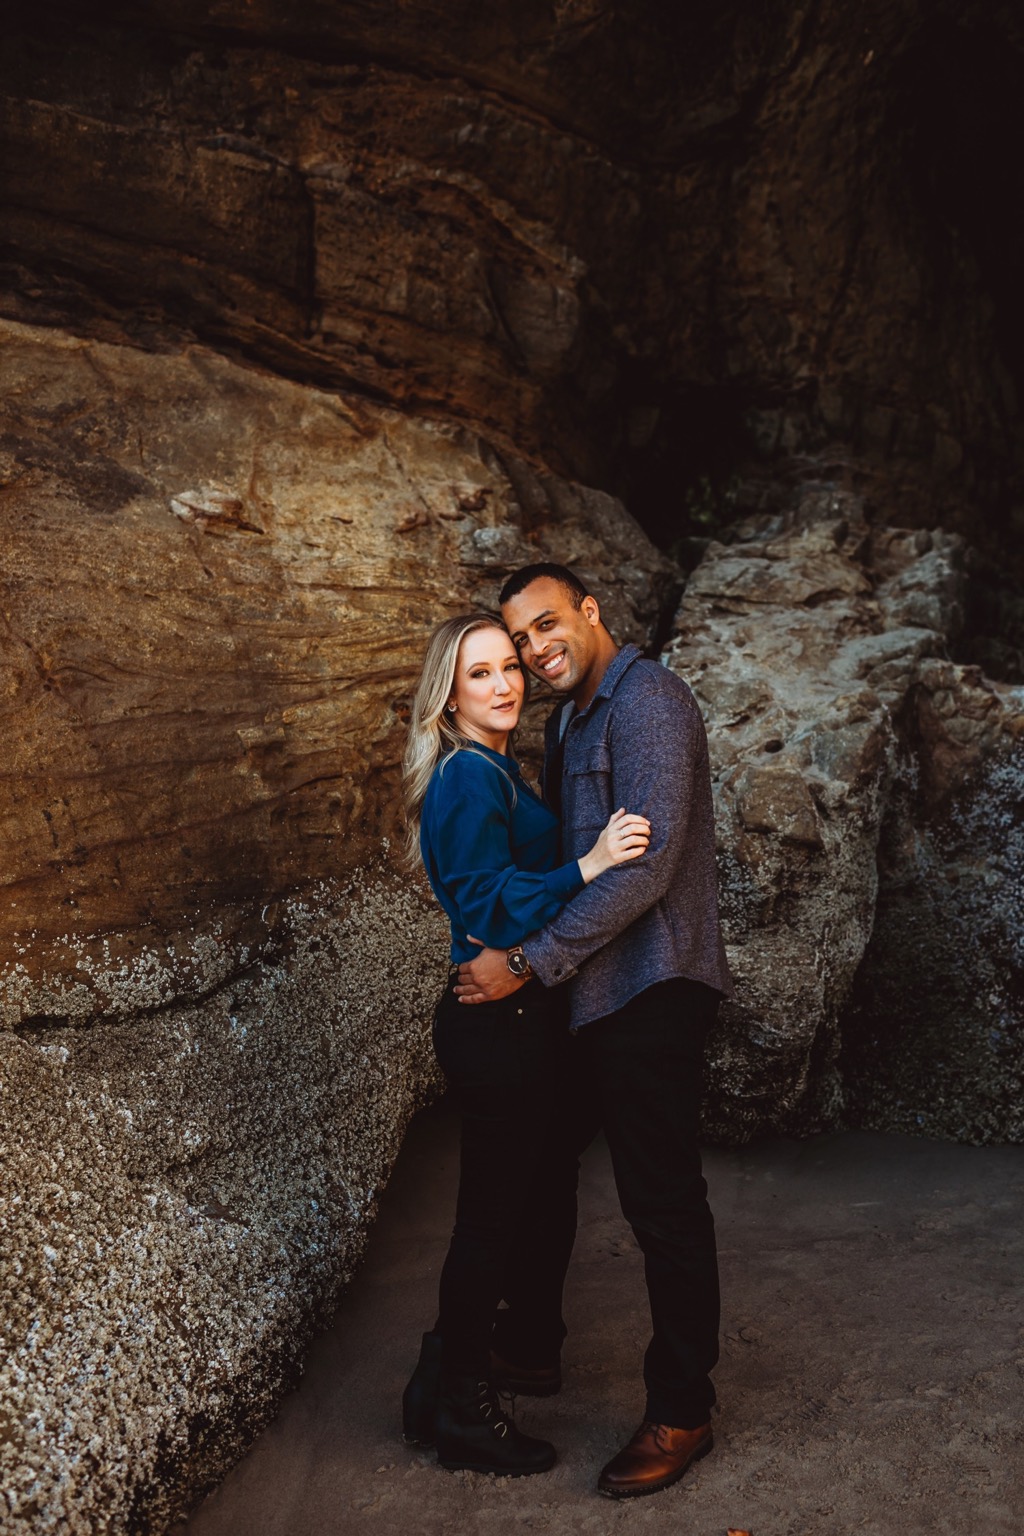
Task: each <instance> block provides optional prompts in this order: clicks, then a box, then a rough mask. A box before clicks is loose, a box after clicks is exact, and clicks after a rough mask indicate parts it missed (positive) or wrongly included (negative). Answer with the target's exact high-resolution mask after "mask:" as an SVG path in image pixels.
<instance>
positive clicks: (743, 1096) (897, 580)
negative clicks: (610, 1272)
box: [664, 487, 1024, 1141]
mask: <svg viewBox="0 0 1024 1536" xmlns="http://www.w3.org/2000/svg"><path fill="white" fill-rule="evenodd" d="M961 553H962V551H961V545H960V542H959V540H958V539H957V538H956V537H955V536H952V535H949V534H945V533H943V532H941V531H935V532H927V531H925V530H916V531H914V530H900V529H894V528H889V527H885V526H870V525H869V524H868V522H867V521H866V519H865V517H864V515H863V508H862V506H861V505H860V503H859V501H858V499H857V498H856V497H855V496H854V495H852V494H850V493H846V492H842V491H837V490H834V489H833V490H829V489H828V488H820V487H819V488H815V487H808V488H807V489H806V490H805V492H804V493H803V495H802V497H800V498H797V499H796V501H795V504H794V505H793V506H792V507H791V508H790V511H789V514H788V516H785V517H777V518H774V519H765V518H761V519H754V520H751V521H750V522H748V523H747V524H746V525H742V526H741V527H740V528H738V529H737V531H736V538H735V541H734V542H732V543H730V544H728V545H725V544H714V543H713V544H711V545H710V547H709V548H708V550H707V552H706V553H705V555H704V558H703V560H702V561H701V563H700V565H699V566H698V567H697V569H696V571H695V572H694V574H693V576H692V578H691V580H690V582H689V584H688V586H687V589H686V592H685V595H684V598H683V601H682V604H681V607H680V609H679V612H678V615H677V617H676V620H675V625H674V631H673V634H672V637H671V639H670V641H669V643H668V646H667V649H666V651H665V656H664V659H665V661H666V662H667V664H668V665H669V666H671V667H672V668H673V669H674V670H675V671H677V672H678V673H679V674H680V675H681V676H683V677H684V678H685V679H686V680H687V681H688V682H689V683H690V684H691V686H692V687H693V688H694V691H695V692H696V694H697V697H698V699H699V701H700V704H701V708H702V710H703V712H704V716H705V720H706V722H707V726H708V735H709V743H710V750H711V758H712V765H713V775H714V781H715V793H716V817H717V829H718V839H719V857H720V868H721V877H722V907H723V914H724V919H725V926H726V937H727V946H728V953H729V959H730V964H731V966H732V968H733V972H734V975H735V978H736V982H737V990H736V997H735V1000H734V1001H733V1002H731V1003H730V1004H728V1005H727V1006H726V1007H725V1008H724V1010H723V1018H722V1024H721V1028H720V1030H719V1032H718V1035H717V1037H716V1039H715V1041H714V1043H713V1046H712V1052H711V1062H710V1091H709V1096H708V1103H707V1107H706V1125H707V1129H708V1131H709V1133H710V1134H711V1135H712V1136H716V1137H720V1138H722V1139H725V1140H729V1141H735V1140H742V1139H744V1138H747V1137H750V1136H753V1135H755V1134H758V1133H761V1132H764V1131H783V1132H797V1133H806V1132H808V1131H812V1130H817V1129H822V1128H825V1127H830V1126H835V1125H837V1124H840V1123H843V1122H844V1121H845V1122H847V1123H866V1124H872V1125H875V1126H877V1127H879V1128H890V1127H894V1126H898V1127H899V1128H905V1127H906V1125H907V1124H912V1125H914V1126H918V1125H920V1126H928V1127H930V1128H932V1129H937V1128H938V1127H940V1126H942V1127H945V1130H946V1133H949V1134H957V1133H958V1131H959V1130H962V1129H963V1127H964V1126H965V1125H966V1124H971V1125H973V1126H974V1127H975V1129H974V1131H973V1132H972V1134H973V1135H978V1134H980V1132H979V1130H978V1128H979V1127H984V1128H985V1136H986V1137H987V1138H992V1139H1000V1132H999V1126H1000V1125H1002V1127H1003V1132H1004V1133H1010V1134H1014V1133H1016V1134H1019V1124H1018V1121H1017V1119H1016V1112H1015V1111H1014V1112H1010V1101H1011V1100H1012V1095H1013V1084H1014V1082H1015V1081H1016V1075H1015V1074H1016V1073H1018V1072H1019V1066H1020V1064H1019V1060H1018V1058H1019V1048H1018V1047H1016V1046H1015V1045H1014V1044H1013V1043H1012V1041H1013V1039H1014V1034H1013V1030H1012V1029H1011V1027H1010V1020H1011V1018H1012V1019H1014V1020H1017V1021H1018V1022H1024V1021H1021V1020H1020V1007H1019V1002H1013V1001H1011V999H1012V998H1013V996H1014V984H1013V981H1014V977H1016V979H1017V981H1018V983H1019V979H1020V977H1019V957H1018V958H1017V959H1016V960H1014V958H1013V956H1014V953H1015V951H1014V942H1015V941H1012V935H1013V934H1014V933H1015V932H1016V929H1015V928H1014V921H1015V918H1016V916H1017V908H1018V906H1019V890H1020V882H1019V878H1018V876H1019V868H1018V864H1017V862H1016V861H1019V856H1020V855H1019V850H1017V849H1016V847H1015V844H1014V842H1013V839H1012V837H1011V838H1009V839H1007V837H1006V834H1005V831H1004V828H1005V827H1006V826H1007V825H1013V817H1014V815H1016V814H1019V805H1020V800H1021V795H1022V792H1024V790H1022V782H1021V777H1020V773H1019V766H1018V768H1017V769H1016V770H1015V769H1014V767H1013V761H1014V760H1013V758H1012V752H1013V750H1014V748H1013V742H1014V740H1015V736H1016V733H1017V732H1019V731H1020V729H1021V725H1022V715H1021V695H1020V692H1019V691H1018V692H1016V693H1015V692H1014V691H1013V690H1010V689H999V688H997V687H996V686H995V685H993V684H991V683H988V682H987V681H986V680H985V679H984V678H982V676H981V674H980V673H979V672H978V669H977V668H972V667H966V666H960V665H955V664H954V663H953V662H951V661H949V660H948V649H949V645H950V642H951V641H953V640H954V639H955V638H956V636H957V634H958V632H959V628H960V625H961V607H960V602H961V591H962V574H961V568H962V558H961ZM1008 754H1010V755H1008ZM1018 761H1019V760H1018ZM996 786H999V788H998V789H997V787H996ZM954 791H956V792H957V793H958V794H959V796H960V799H959V800H958V801H957V807H958V809H957V811H956V812H955V817H954V819H955V824H956V826H957V828H958V831H957V834H956V836H951V835H950V833H949V831H948V830H947V831H946V832H943V831H942V830H941V828H947V829H948V828H949V826H950V825H951V823H950V816H953V815H954V813H953V812H952V811H950V810H949V809H948V802H949V799H950V796H951V795H952V794H953V793H954ZM1000 797H1001V798H1000ZM997 804H998V806H999V814H998V815H997V816H993V814H992V812H993V810H994V808H995V806H996V805H997ZM1014 807H1016V808H1017V809H1016V810H1015V809H1014ZM936 818H938V819H936ZM956 818H959V819H958V820H956ZM979 825H983V826H985V827H986V828H987V831H986V833H985V835H984V836H983V837H980V838H979V840H978V841H977V845H976V851H975V852H974V854H972V855H970V858H971V859H973V861H974V862H973V865H972V868H973V870H974V874H973V876H972V877H971V879H970V880H969V881H968V880H966V879H965V875H964V872H963V870H962V868H961V866H962V864H963V862H964V859H965V857H967V850H968V849H969V848H970V847H972V846H974V839H973V834H969V833H968V831H967V828H968V827H970V828H975V827H976V826H979ZM996 829H999V830H996ZM994 844H998V845H999V847H1000V855H999V859H998V861H997V862H996V863H995V864H993V862H992V857H991V856H992V854H993V852H994ZM945 848H948V849H949V851H950V854H951V855H952V862H951V864H950V867H949V868H948V869H945V873H944V874H942V875H941V877H939V878H938V879H936V878H935V871H936V869H937V868H938V867H940V866H941V867H943V868H945V866H944V865H943V857H944V855H943V853H942V851H941V850H942V849H945ZM880 861H881V870H882V873H881V883H880V874H879V867H880ZM982 885H984V886H985V888H986V889H987V890H988V891H989V894H990V901H991V905H990V906H988V907H986V906H985V904H984V903H982V902H981V901H980V900H979V892H980V889H981V887H982ZM968 887H969V891H968ZM953 909H955V911H956V914H957V915H956V921H955V923H953V922H952V918H951V917H950V922H951V926H952V928H953V929H954V931H955V932H956V934H957V941H956V951H957V953H956V959H955V960H954V959H953V957H952V956H951V955H950V953H949V951H948V949H947V954H946V959H945V962H944V963H943V964H942V965H940V966H936V965H935V964H933V963H931V961H930V950H931V949H932V948H935V947H936V946H937V945H938V943H939V935H940V933H941V931H942V924H943V922H944V921H945V918H944V917H943V916H942V914H943V913H944V914H946V916H950V914H951V913H952V911H953ZM908 911H909V912H913V913H915V914H916V916H915V917H914V919H913V923H912V924H910V923H909V919H908V917H907V913H908ZM897 913H898V914H899V919H900V920H899V921H898V922H894V921H893V919H894V918H895V917H896V915H897ZM908 927H909V929H910V931H912V932H916V933H918V934H919V942H918V943H916V944H915V942H912V941H911V940H909V939H908V938H907V934H908ZM875 933H877V937H876V938H875V939H874V940H873V941H872V935H873V934H875ZM926 933H927V942H926ZM869 943H870V947H869ZM977 952H981V953H983V954H984V955H986V956H988V959H987V960H985V961H984V962H983V963H980V962H979V963H980V972H979V974H982V975H983V976H984V978H985V980H984V992H983V994H982V998H981V1000H980V1001H977V1002H975V1003H973V1004H972V1007H973V1008H974V1013H975V1014H976V1015H977V1016H978V1024H977V1028H976V1029H975V1031H974V1036H977V1037H979V1038H980V1037H981V1036H982V1035H984V1033H985V1027H984V1026H983V1023H982V1020H985V1019H988V1017H989V1014H990V1010H991V1008H992V1007H994V1006H995V1004H994V1003H993V1002H992V999H995V998H998V1000H999V1008H1000V1009H1001V1010H1002V1011H1001V1013H1000V1020H1001V1030H1002V1032H1001V1034H1000V1040H1001V1041H1002V1042H1003V1043H1002V1044H1001V1045H1000V1047H999V1049H998V1050H995V1051H993V1050H988V1051H987V1052H986V1051H982V1056H981V1058H980V1059H979V1058H976V1064H975V1072H974V1081H973V1085H972V1086H971V1087H970V1088H966V1087H965V1088H964V1089H963V1091H962V1093H961V1095H960V1097H959V1100H958V1103H959V1115H958V1117H957V1116H951V1115H946V1114H943V1113H942V1112H941V1111H940V1110H939V1109H938V1107H937V1106H936V1105H935V1104H932V1106H931V1108H930V1110H929V1111H928V1113H924V1112H923V1109H922V1107H923V1105H924V1103H925V1101H927V1100H929V1098H930V1096H931V1095H932V1091H933V1088H934V1085H935V1082H936V1077H935V1071H934V1068H930V1067H928V1065H927V1062H926V1059H925V1058H926V1049H925V1042H926V1041H929V1040H933V1039H934V1037H935V1036H936V1035H942V1036H943V1038H948V1040H949V1042H950V1047H949V1053H948V1056H949V1063H948V1067H947V1069H946V1070H947V1074H948V1073H955V1070H956V1069H955V1067H954V1065H953V1063H954V1062H956V1063H959V1065H960V1066H961V1067H962V1065H963V1056H964V1051H965V1049H966V1047H965V1045H964V1043H963V1042H962V1041H961V1042H960V1044H959V1047H957V1046H956V1040H957V1031H956V1029H955V1022H954V1021H955V1016H956V1012H957V1008H958V1006H960V1005H961V1004H962V1003H963V999H964V997H965V996H975V990H974V978H973V976H972V973H971V971H970V969H969V968H967V967H965V966H964V963H963V957H964V956H965V955H966V954H971V955H974V954H975V953H977ZM926 962H927V963H926ZM1015 966H1016V970H1015ZM954 972H955V973H956V974H957V975H958V976H959V977H961V978H962V979H961V980H960V981H959V982H957V984H956V986H955V987H954V985H953V982H952V976H953V973H954ZM932 978H934V980H933V979H932ZM855 980H856V988H857V993H856V996H857V1001H856V1002H855V1003H851V998H852V996H853V993H854V986H855ZM904 994H912V995H913V996H914V998H915V999H916V1006H914V1007H902V1011H901V1007H899V1006H897V1005H898V1004H901V1003H902V1000H903V998H904ZM1019 995H1020V991H1019V986H1018V990H1017V996H1018V998H1019ZM954 998H956V999H957V1002H956V1003H954V1001H953V999H954ZM986 998H987V999H989V1001H985V1000H984V999H986ZM894 1016H898V1017H899V1018H900V1019H901V1021H902V1022H901V1023H900V1024H899V1025H898V1026H894V1025H893V1022H892V1021H893V1018H894ZM926 1017H927V1018H929V1019H930V1021H931V1022H930V1023H929V1025H928V1028H927V1029H926V1028H925V1027H924V1020H925V1018H926ZM911 1036H913V1037H914V1038H915V1039H916V1040H917V1041H918V1044H917V1046H916V1047H915V1049H914V1050H913V1051H912V1052H911V1053H910V1055H909V1056H908V1057H907V1058H906V1060H905V1062H904V1064H903V1065H902V1066H900V1067H898V1066H897V1064H896V1063H897V1059H898V1056H899V1051H898V1049H897V1047H896V1046H895V1044H890V1045H889V1046H888V1047H886V1049H885V1050H884V1056H885V1059H886V1061H887V1062H888V1063H889V1066H888V1069H887V1071H888V1077H887V1078H886V1079H885V1083H884V1085H881V1084H880V1085H879V1086H878V1088H877V1092H876V1091H874V1090H873V1089H872V1088H871V1085H870V1082H869V1074H868V1064H869V1062H870V1059H871V1053H872V1052H875V1053H878V1052H879V1051H880V1050H881V1049H882V1047H881V1042H882V1041H883V1040H890V1041H894V1040H897V1039H899V1040H902V1041H903V1049H904V1050H906V1041H907V1040H908V1039H909V1038H910V1037H911ZM974 1036H972V1039H973V1038H974ZM844 1043H845V1059H846V1063H847V1065H846V1066H844V1064H843V1060H841V1056H842V1055H843V1053H844ZM1010 1056H1013V1057H1014V1063H1013V1070H1010V1071H1007V1070H1006V1067H1007V1062H1008V1059H1009V1057H1010ZM910 1060H912V1061H913V1067H911V1066H910V1065H909V1062H910ZM854 1062H856V1063H858V1065H857V1066H856V1067H854V1065H853V1063H854ZM850 1073H855V1075H856V1077H857V1086H854V1085H853V1083H852V1081H848V1078H849V1076H850ZM911 1081H913V1083H914V1084H916V1086H914V1087H913V1088H912V1087H911V1086H910V1085H911ZM894 1085H898V1087H899V1091H900V1092H901V1093H902V1095H903V1099H902V1104H903V1106H904V1107H903V1109H902V1110H901V1111H900V1112H898V1113H897V1112H895V1111H893V1112H890V1111H889V1110H888V1109H887V1108H886V1107H885V1106H886V1105H887V1104H889V1101H890V1100H892V1099H893V1098H894V1097H895V1094H896V1091H897V1089H896V1086H894ZM997 1085H998V1086H997ZM869 1105H870V1107H868V1106H869ZM1001 1106H1002V1110H1003V1112H1001V1109H1000V1107H1001ZM919 1111H922V1112H921V1116H920V1119H917V1118H915V1116H916V1115H917V1113H918V1112H919ZM1015 1127H1016V1132H1015V1131H1014V1128H1015Z"/></svg>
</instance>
